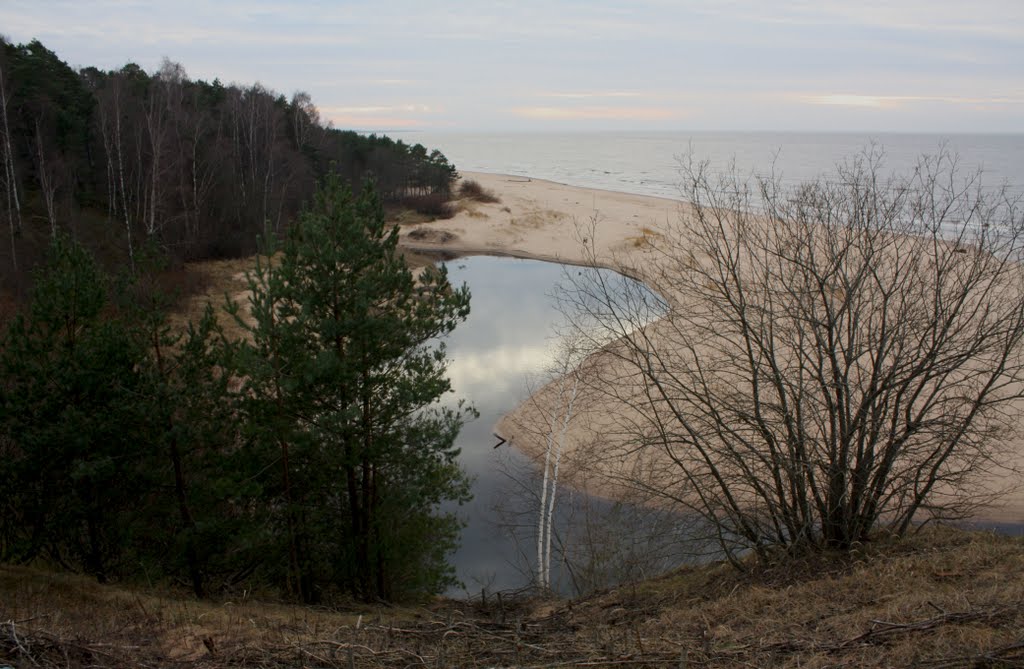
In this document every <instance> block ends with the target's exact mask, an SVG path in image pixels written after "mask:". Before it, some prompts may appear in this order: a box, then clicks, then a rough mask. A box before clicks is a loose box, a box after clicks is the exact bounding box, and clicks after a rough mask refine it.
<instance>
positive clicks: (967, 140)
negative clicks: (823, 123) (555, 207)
mask: <svg viewBox="0 0 1024 669" xmlns="http://www.w3.org/2000/svg"><path fill="white" fill-rule="evenodd" d="M395 137H398V138H401V139H403V140H404V141H406V142H420V143H422V144H424V145H426V146H429V147H436V148H439V149H440V150H441V151H442V152H443V153H444V154H445V155H446V156H447V157H448V158H449V159H450V160H451V161H453V162H454V163H455V165H456V166H457V167H458V168H459V169H463V170H469V171H481V172H497V173H501V174H519V175H525V176H530V177H535V178H538V179H549V180H552V181H558V182H561V183H567V184H570V185H574V186H587V187H592V188H604V189H608V190H617V191H624V192H628V193H638V194H641V195H658V196H663V197H678V196H679V188H678V184H679V181H680V179H679V170H678V166H679V158H680V157H681V156H683V155H685V154H687V153H691V154H692V155H693V156H694V157H695V158H697V159H699V160H708V161H709V162H710V165H711V167H712V169H713V170H716V171H724V170H726V169H727V168H728V167H729V165H730V163H731V162H732V161H733V160H735V163H736V167H737V168H738V170H739V172H740V173H741V174H744V175H746V174H759V175H764V174H768V173H769V172H770V171H771V170H772V168H773V166H774V170H775V173H776V174H777V175H779V176H780V177H781V179H782V181H783V182H784V183H787V184H793V183H798V182H800V181H805V180H807V179H811V178H816V177H825V178H828V177H829V176H830V175H833V174H834V173H835V165H836V164H837V163H840V162H842V161H843V160H844V159H845V158H848V157H851V156H854V155H856V154H858V153H860V152H861V151H863V150H864V149H865V147H868V146H869V145H871V144H876V145H878V146H880V147H882V148H883V149H884V151H885V163H884V169H885V171H886V172H888V173H891V172H895V173H901V174H905V173H907V172H909V171H910V170H911V169H912V168H913V167H914V165H915V164H916V163H917V159H918V157H919V156H921V155H922V154H934V153H936V152H937V151H938V150H939V149H940V148H941V147H943V146H944V147H945V148H946V149H947V150H949V151H951V152H953V153H956V154H958V155H959V158H960V165H961V168H962V171H963V172H964V174H967V173H970V172H974V171H976V170H978V169H981V170H983V176H982V179H983V182H984V183H985V185H987V186H998V185H1001V184H1002V183H1004V182H1006V183H1008V184H1010V186H1011V187H1012V189H1013V191H1014V192H1015V193H1016V194H1024V135H983V134H978V135H925V134H918V135H905V134H875V135H868V134H857V133H830V134H810V133H808V134H804V133H754V132H751V133H735V132H734V133H707V132H704V133H687V132H651V133H645V132H617V133H589V132H587V133H584V132H580V133H557V134H556V133H488V134H471V133H455V132H452V133H420V132H407V133H395Z"/></svg>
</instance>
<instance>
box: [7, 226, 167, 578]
mask: <svg viewBox="0 0 1024 669" xmlns="http://www.w3.org/2000/svg"><path fill="white" fill-rule="evenodd" d="M113 310H114V306H113V304H112V301H111V299H110V285H109V281H108V280H107V279H106V277H104V276H103V274H102V273H101V272H100V271H99V269H98V268H97V266H96V264H95V262H94V261H93V260H92V258H91V257H90V256H89V255H88V254H87V253H86V252H85V251H84V250H83V249H82V248H81V247H80V246H78V245H77V244H74V243H73V242H71V241H69V240H67V239H65V238H62V237H58V238H57V239H55V240H54V242H53V244H52V246H51V251H50V261H49V264H48V268H47V271H46V272H45V273H40V274H39V276H38V277H37V281H36V289H35V292H34V295H33V300H32V304H31V308H30V310H29V313H28V315H27V316H20V317H18V318H16V319H15V320H14V322H13V323H12V324H11V326H10V328H9V330H8V332H7V335H6V337H5V340H4V347H3V352H2V356H0V366H2V370H3V380H4V383H3V388H2V405H0V406H2V415H0V418H2V422H3V426H4V435H3V436H4V441H3V449H4V451H5V452H4V453H3V456H4V457H3V458H2V460H3V465H2V467H3V469H2V474H0V476H2V478H0V485H2V487H3V489H4V490H5V495H4V498H5V499H4V504H5V505H6V506H7V508H6V509H5V510H4V513H3V521H2V522H3V523H4V529H3V532H2V534H3V536H4V538H5V541H4V544H3V546H2V547H0V548H2V556H3V557H4V558H5V559H13V560H29V559H32V558H35V557H37V556H39V555H40V554H43V553H47V554H48V555H49V557H51V558H52V559H54V560H57V561H60V562H65V561H67V560H73V561H75V562H78V563H80V564H82V565H84V567H85V569H86V570H87V571H89V572H90V573H92V574H94V575H96V576H97V577H98V578H100V579H101V580H104V579H106V578H107V576H108V574H109V572H110V570H111V569H112V568H114V567H115V566H116V565H117V563H118V561H119V559H120V553H121V551H120V548H121V547H122V546H123V544H124V543H125V541H126V528H127V527H128V526H129V525H130V522H129V518H130V516H131V515H132V514H133V512H134V509H135V506H134V502H135V500H136V498H137V497H138V496H139V495H140V494H142V491H143V490H144V489H145V486H146V477H145V475H144V472H143V471H142V470H141V469H140V464H141V463H142V462H143V461H144V460H145V459H146V457H147V456H148V455H149V448H150V445H149V444H148V443H147V442H146V441H145V440H139V439H137V438H135V435H134V434H133V432H132V431H131V430H130V429H129V430H126V429H125V426H131V425H134V424H136V423H137V422H138V421H139V419H140V416H139V415H138V411H139V409H140V408H141V407H140V405H139V404H138V403H137V402H136V397H137V394H138V393H139V391H140V387H141V382H142V380H141V378H140V375H139V371H138V368H137V362H138V361H139V359H140V357H141V356H142V351H141V348H140V342H139V340H138V339H137V337H135V336H134V334H133V333H132V332H131V330H130V328H129V326H128V324H127V323H126V322H125V321H124V320H123V319H121V318H119V317H118V316H117V314H115V313H112V311H113Z"/></svg>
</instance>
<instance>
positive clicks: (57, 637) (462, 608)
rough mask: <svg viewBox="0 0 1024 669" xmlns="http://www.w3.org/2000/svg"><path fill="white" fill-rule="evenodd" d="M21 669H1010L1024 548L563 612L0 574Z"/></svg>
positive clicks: (1015, 545) (1020, 659)
mask: <svg viewBox="0 0 1024 669" xmlns="http://www.w3.org/2000/svg"><path fill="white" fill-rule="evenodd" d="M0 621H10V622H7V623H0V663H2V662H8V663H11V664H13V665H18V666H40V667H48V666H70V667H80V666H83V667H84V666H95V667H128V666H167V665H171V664H174V665H176V666H202V667H235V666H261V667H285V666H312V667H346V668H347V667H413V666H424V667H445V666H460V667H483V666H503V667H510V666H526V667H550V666H587V667H680V666H686V667H812V668H813V667H882V666H895V667H904V666H920V667H974V666H976V667H1009V666H1022V663H1024V542H1022V540H1021V539H1011V538H1007V537H999V536H994V535H990V534H986V533H969V532H963V531H958V530H948V529H936V530H929V531H927V532H924V533H922V534H921V535H919V536H917V537H914V538H911V539H908V540H904V541H881V542H878V543H876V544H871V545H869V546H865V547H864V549H863V550H860V551H855V552H854V553H853V554H851V555H848V556H820V555H819V556H814V557H811V558H806V559H802V560H796V561H794V560H789V561H787V562H785V563H780V564H779V565H778V566H777V567H774V568H760V569H755V570H751V571H748V572H743V573H741V572H737V571H735V570H733V569H731V568H729V567H726V566H723V565H712V566H708V567H703V568H696V569H684V570H679V571H677V572H674V573H672V574H669V575H666V576H664V577H661V578H658V579H655V580H652V581H647V582H644V583H640V584H637V585H635V586H630V587H625V588H620V589H618V590H615V591H611V592H607V593H604V594H600V595H597V596H594V597H590V598H588V599H586V600H582V601H575V602H551V601H532V602H523V601H515V600H514V601H509V600H508V599H505V600H503V601H500V602H499V601H497V600H494V599H492V600H490V601H489V602H488V603H487V605H486V606H481V604H480V603H479V602H477V603H475V604H473V605H470V604H467V603H465V602H462V603H460V602H447V601H439V602H436V603H435V604H433V605H430V606H425V607H422V608H419V609H392V608H374V607H370V608H358V607H355V606H349V607H346V609H345V610H336V611H328V610H320V609H310V608H303V607H289V606H284V605H280V604H276V603H259V602H254V601H224V602H216V603H208V602H195V601H193V600H189V599H184V598H179V597H175V596H173V595H157V594H153V593H142V592H136V591H132V590H125V589H119V588H116V587H109V586H108V587H101V586H98V585H95V584H93V583H91V582H89V581H87V580H85V579H82V578H80V577H73V576H56V575H51V574H47V573H43V572H38V571H33V570H27V569H19V568H3V569H0Z"/></svg>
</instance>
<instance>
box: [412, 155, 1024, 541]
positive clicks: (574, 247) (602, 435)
mask: <svg viewBox="0 0 1024 669" xmlns="http://www.w3.org/2000/svg"><path fill="white" fill-rule="evenodd" d="M462 175H463V178H464V179H471V180H474V181H476V182H478V183H479V184H480V185H482V186H483V187H484V188H486V189H488V190H490V191H492V192H493V193H494V194H495V195H497V196H498V197H499V198H500V202H498V203H486V204H485V203H479V202H467V203H465V206H464V208H463V209H462V210H460V211H459V212H458V214H457V215H456V216H455V217H454V218H452V219H449V220H439V221H435V222H432V223H425V224H419V225H410V226H405V227H404V228H403V230H402V241H401V243H402V245H403V246H404V247H405V248H408V249H411V250H416V251H429V252H441V253H450V254H452V255H453V256H460V255H461V256H465V255H505V256H513V257H521V258H531V259H538V260H546V261H553V262H561V263H569V264H581V263H585V262H587V260H588V258H589V259H593V258H596V259H597V261H598V264H600V265H602V266H606V267H611V268H617V267H620V266H622V265H627V266H630V267H632V268H640V273H641V274H643V268H644V267H646V266H650V265H652V264H653V263H656V262H657V260H656V259H657V254H656V253H654V252H653V251H652V248H653V247H654V245H656V244H657V243H658V239H659V238H660V237H661V232H660V230H662V229H664V227H665V225H666V223H667V222H669V221H674V220H676V219H677V218H678V216H679V214H680V211H681V208H682V207H685V206H686V205H685V204H684V203H682V202H680V201H677V200H671V199H666V198H657V197H650V196H642V195H633V194H629V193H619V192H614V191H605V190H597V189H589V188H580V187H574V186H567V185H564V184H559V183H554V182H551V181H543V180H538V179H531V178H529V177H524V176H514V175H501V174H488V173H476V172H463V173H462ZM585 245H587V246H589V247H592V252H591V251H589V250H588V249H585ZM635 271H636V270H634V272H635ZM638 278H641V279H642V278H643V276H640V277H638ZM666 297H668V298H669V299H670V300H672V299H673V296H666ZM587 364H598V363H597V362H596V361H593V360H591V361H588V363H587ZM558 391H559V384H558V383H551V384H549V385H548V386H546V387H544V388H542V389H541V390H539V391H538V392H537V393H535V395H534V396H532V397H530V398H526V399H525V400H524V402H523V403H522V404H521V405H520V406H519V407H518V408H517V409H516V410H514V411H513V412H511V413H510V414H508V415H506V416H505V417H503V418H502V419H501V420H500V421H499V422H498V424H497V425H496V426H495V432H496V433H498V434H500V435H502V436H503V437H505V438H507V439H509V440H510V441H511V443H512V445H513V446H514V447H515V448H517V449H519V450H521V451H523V452H525V453H526V454H527V455H529V456H531V457H534V458H538V457H542V456H543V452H544V445H545V444H544V441H545V437H544V434H541V433H538V431H537V430H535V429H533V428H532V427H531V426H534V425H538V424H543V423H544V422H545V420H546V419H545V418H544V416H543V415H542V413H543V412H542V411H541V410H540V407H544V406H549V405H550V403H551V402H552V400H553V399H554V398H555V395H556V394H557V393H558ZM608 401H609V400H608V399H607V395H606V396H605V397H604V398H603V399H598V398H594V397H591V398H590V401H587V398H585V397H584V398H581V399H580V401H579V403H578V405H577V406H578V414H577V417H576V418H574V420H573V421H572V424H571V426H570V428H569V431H568V433H567V438H566V451H565V455H564V459H563V462H562V466H563V468H564V472H565V477H566V480H567V481H568V482H569V483H570V484H571V485H574V486H577V487H580V488H586V489H588V491H589V492H592V493H596V494H602V495H606V496H619V495H621V494H623V493H624V492H625V490H626V489H625V488H624V487H620V486H619V485H618V484H617V483H616V480H618V479H619V478H620V477H623V478H628V477H629V476H630V475H631V472H632V471H633V470H635V468H637V467H642V466H644V465H645V463H644V462H641V461H638V460H636V459H633V460H629V459H623V458H621V457H619V455H618V454H617V444H616V443H615V441H616V437H615V435H616V433H617V432H619V431H620V429H621V426H622V424H623V423H624V422H626V423H628V422H629V420H630V418H629V416H628V415H625V416H623V415H621V414H622V412H616V411H611V410H610V409H611V407H610V406H608ZM617 414H618V415H617ZM599 441H600V443H598V442H599ZM1007 446H1008V449H1007V450H1008V451H1009V452H1010V453H1011V454H1013V459H1014V461H1018V462H1020V461H1024V458H1022V457H1021V454H1022V453H1024V441H1020V440H1018V441H1017V442H1015V443H1012V444H1008V445H1007ZM976 519H977V520H978V521H983V522H999V523H1020V522H1022V521H1024V491H1016V492H1014V493H1012V494H1010V495H1009V496H1007V497H1005V498H1004V499H1003V501H1002V502H1001V503H1000V504H999V505H998V506H993V507H989V508H987V509H986V510H985V511H984V512H983V513H981V514H979V515H978V516H977V517H976Z"/></svg>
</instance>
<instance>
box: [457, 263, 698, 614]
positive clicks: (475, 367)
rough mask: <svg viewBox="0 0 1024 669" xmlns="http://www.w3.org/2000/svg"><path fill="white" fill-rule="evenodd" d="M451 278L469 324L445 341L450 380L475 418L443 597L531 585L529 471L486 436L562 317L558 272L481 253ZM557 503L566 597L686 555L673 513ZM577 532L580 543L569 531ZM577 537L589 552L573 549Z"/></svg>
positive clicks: (545, 360)
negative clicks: (468, 494) (468, 493)
mask: <svg viewBox="0 0 1024 669" xmlns="http://www.w3.org/2000/svg"><path fill="white" fill-rule="evenodd" d="M448 271H449V276H450V279H451V281H452V282H453V283H454V284H456V285H459V284H461V283H463V282H465V283H466V284H468V285H469V288H470V291H471V292H472V303H471V304H472V311H471V314H470V316H469V319H468V320H467V321H466V322H465V323H463V324H462V325H460V326H459V327H458V328H457V329H456V330H455V332H454V333H453V334H452V336H451V337H450V338H449V340H448V351H449V357H450V359H451V365H450V367H449V375H450V378H451V379H452V385H453V387H454V391H455V392H454V396H455V397H459V398H465V399H468V400H469V401H471V402H472V403H473V404H474V405H475V406H476V408H477V410H478V411H479V412H480V418H479V419H478V420H476V421H474V422H473V423H470V424H469V425H466V426H465V427H464V428H463V431H462V433H461V435H460V436H459V439H458V442H457V445H458V446H459V447H460V448H461V449H462V456H461V462H462V465H463V466H464V467H465V468H466V470H467V471H468V473H469V474H470V475H472V476H473V477H475V483H474V485H473V495H474V499H473V501H472V502H471V503H470V504H469V505H468V506H466V507H462V508H461V509H458V513H459V514H460V516H462V517H463V518H464V519H465V521H466V523H467V526H466V528H465V530H464V531H463V534H462V542H461V547H460V548H459V550H458V551H456V553H455V554H454V555H453V556H452V561H453V564H454V565H455V568H456V573H457V576H458V578H459V579H460V580H461V581H462V582H463V583H464V589H459V588H456V589H453V590H452V591H450V592H449V593H448V594H449V595H452V596H456V595H462V594H467V593H469V594H473V595H478V594H479V593H480V590H481V589H483V588H486V589H487V590H488V591H490V592H493V591H495V590H509V589H515V588H520V587H523V586H526V585H528V584H529V583H530V579H531V574H532V565H533V564H534V563H535V560H536V547H535V544H534V542H535V541H536V531H535V526H536V519H537V516H536V513H537V508H538V506H539V500H538V499H537V494H538V491H539V490H540V487H541V485H540V481H538V480H537V479H538V473H537V471H536V469H537V468H536V467H534V466H532V464H531V463H530V462H528V460H527V459H526V458H525V456H523V455H522V454H521V453H519V452H518V451H515V450H514V449H511V448H510V447H508V446H507V445H506V446H502V447H500V448H499V449H497V450H496V449H495V448H494V446H495V444H496V443H497V439H496V438H495V437H494V436H493V434H492V432H491V431H492V428H493V426H494V424H495V423H496V422H497V421H498V419H499V418H501V416H502V415H504V414H505V413H507V412H509V411H511V410H512V409H514V408H515V406H516V405H517V404H518V403H519V402H520V401H522V400H523V399H524V395H525V388H526V384H527V381H528V380H529V379H530V378H531V376H532V377H534V378H536V377H537V376H539V375H541V374H542V373H543V371H544V370H545V368H546V367H547V366H548V365H549V362H550V361H551V359H552V355H553V345H554V343H555V342H554V340H553V333H554V331H555V325H556V324H557V323H558V322H559V321H560V320H561V316H560V314H559V313H558V310H557V309H556V306H555V299H554V297H553V291H554V289H555V287H556V285H557V284H558V283H559V282H560V281H562V280H563V278H564V276H565V275H564V272H565V269H564V268H563V267H562V266H560V265H556V264H552V263H545V262H539V261H529V260H519V259H513V258H496V257H488V256H478V257H472V258H464V259H459V260H456V261H452V262H450V263H448ZM571 271H573V272H576V273H578V272H579V269H578V268H573V269H572V270H571ZM593 271H597V272H605V270H593ZM609 274H610V273H609ZM609 278H611V277H609ZM615 279H616V281H619V280H623V281H625V282H627V284H628V285H627V290H629V291H632V290H640V291H643V292H646V289H645V288H643V287H642V285H641V284H636V283H634V282H632V281H630V280H624V279H622V278H621V277H618V276H615ZM629 286H632V288H629ZM558 498H559V499H558V503H557V507H556V509H557V511H556V521H555V524H554V525H555V537H554V541H553V545H554V546H555V549H554V551H553V555H552V584H553V585H554V586H555V587H556V589H557V590H559V591H561V592H563V593H565V594H574V593H575V592H577V591H579V590H581V589H589V588H590V587H599V586H601V585H604V584H606V583H607V582H610V581H617V580H621V579H622V578H626V577H629V576H632V575H636V573H637V569H641V570H647V569H652V568H653V569H656V570H657V569H663V568H667V567H669V566H671V565H672V564H675V563H677V562H678V557H677V553H675V552H674V551H675V549H676V547H678V546H682V545H684V544H689V546H688V547H687V549H686V551H687V554H688V555H692V554H693V548H694V546H693V541H692V540H690V539H687V537H690V536H693V534H692V528H688V527H687V526H686V523H683V522H681V519H680V518H679V517H678V516H670V515H669V514H665V513H658V512H655V511H652V510H651V509H649V508H646V507H636V506H629V505H616V504H613V503H610V502H607V501H605V500H600V499H595V498H590V497H587V496H585V495H580V494H578V493H575V492H573V491H571V490H569V489H567V488H562V489H560V491H559V496H558ZM499 524H501V525H502V528H500V529H499ZM584 525H586V538H585V539H583V538H581V536H580V532H579V531H578V530H577V528H579V527H582V526H584ZM582 541H586V542H588V543H587V545H586V546H580V545H578V544H579V543H580V542H582ZM562 549H566V550H569V551H570V552H571V553H572V555H573V558H572V559H574V560H576V564H575V565H574V567H572V568H570V567H569V566H567V563H566V562H565V561H564V560H561V559H560V557H564V555H563V554H562ZM630 570H632V571H630Z"/></svg>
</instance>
